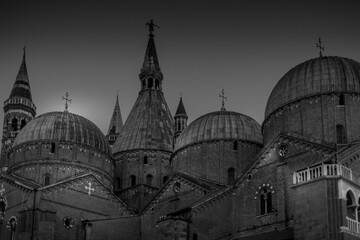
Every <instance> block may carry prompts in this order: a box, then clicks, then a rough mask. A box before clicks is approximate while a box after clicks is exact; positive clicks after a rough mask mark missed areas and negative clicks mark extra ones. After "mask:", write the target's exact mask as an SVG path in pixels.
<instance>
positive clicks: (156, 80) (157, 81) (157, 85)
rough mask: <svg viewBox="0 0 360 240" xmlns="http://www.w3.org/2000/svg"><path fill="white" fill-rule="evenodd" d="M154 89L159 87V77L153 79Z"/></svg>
mask: <svg viewBox="0 0 360 240" xmlns="http://www.w3.org/2000/svg"><path fill="white" fill-rule="evenodd" d="M155 89H159V79H155Z"/></svg>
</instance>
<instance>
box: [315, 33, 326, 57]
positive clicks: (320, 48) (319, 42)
mask: <svg viewBox="0 0 360 240" xmlns="http://www.w3.org/2000/svg"><path fill="white" fill-rule="evenodd" d="M316 47H317V48H318V49H319V55H320V57H322V56H323V55H322V52H323V51H325V48H324V47H323V46H322V42H321V38H320V37H319V40H318V42H317V43H316Z"/></svg>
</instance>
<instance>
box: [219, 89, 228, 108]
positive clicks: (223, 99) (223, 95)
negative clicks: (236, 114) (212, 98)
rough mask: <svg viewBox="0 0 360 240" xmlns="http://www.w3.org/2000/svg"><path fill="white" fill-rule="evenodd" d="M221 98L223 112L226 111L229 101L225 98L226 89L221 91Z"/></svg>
mask: <svg viewBox="0 0 360 240" xmlns="http://www.w3.org/2000/svg"><path fill="white" fill-rule="evenodd" d="M219 97H220V98H222V99H221V105H222V107H221V111H225V110H226V109H225V100H226V101H227V97H225V92H224V89H222V90H221V94H219Z"/></svg>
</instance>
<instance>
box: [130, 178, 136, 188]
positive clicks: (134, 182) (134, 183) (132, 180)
mask: <svg viewBox="0 0 360 240" xmlns="http://www.w3.org/2000/svg"><path fill="white" fill-rule="evenodd" d="M135 185H136V176H135V175H131V176H130V186H131V187H133V186H135Z"/></svg>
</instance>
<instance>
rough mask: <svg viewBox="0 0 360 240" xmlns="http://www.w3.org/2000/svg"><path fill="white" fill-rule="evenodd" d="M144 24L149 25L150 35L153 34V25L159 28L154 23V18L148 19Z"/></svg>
mask: <svg viewBox="0 0 360 240" xmlns="http://www.w3.org/2000/svg"><path fill="white" fill-rule="evenodd" d="M146 26H148V27H149V32H150V36H154V27H157V28H160V27H159V26H158V25H156V24H155V23H154V20H152V19H151V20H150V21H149V22H147V23H146Z"/></svg>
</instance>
